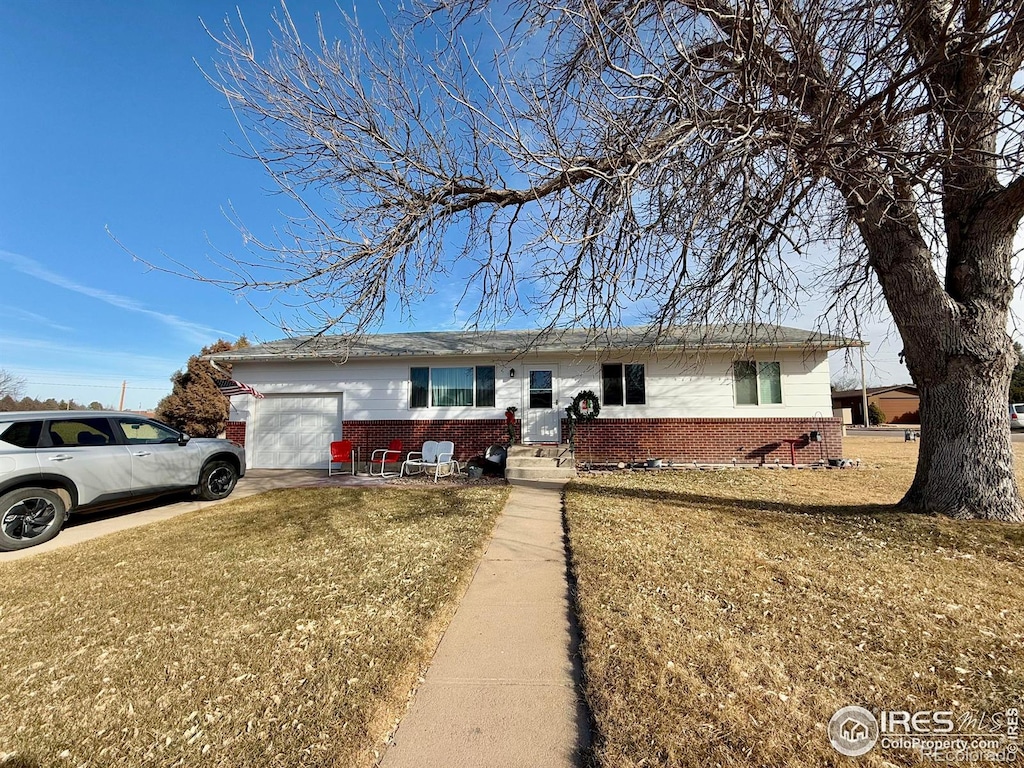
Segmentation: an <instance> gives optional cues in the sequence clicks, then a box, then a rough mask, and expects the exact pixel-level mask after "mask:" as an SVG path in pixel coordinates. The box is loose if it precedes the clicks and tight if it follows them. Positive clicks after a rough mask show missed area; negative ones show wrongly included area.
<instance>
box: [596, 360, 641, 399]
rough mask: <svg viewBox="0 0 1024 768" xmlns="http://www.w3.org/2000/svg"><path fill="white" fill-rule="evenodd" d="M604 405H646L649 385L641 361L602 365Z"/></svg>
mask: <svg viewBox="0 0 1024 768" xmlns="http://www.w3.org/2000/svg"><path fill="white" fill-rule="evenodd" d="M601 395H602V400H603V401H604V402H603V403H602V405H644V404H645V403H646V402H647V387H646V384H645V382H644V366H643V365H642V364H640V363H627V364H626V365H623V364H622V363H605V364H604V365H602V366H601Z"/></svg>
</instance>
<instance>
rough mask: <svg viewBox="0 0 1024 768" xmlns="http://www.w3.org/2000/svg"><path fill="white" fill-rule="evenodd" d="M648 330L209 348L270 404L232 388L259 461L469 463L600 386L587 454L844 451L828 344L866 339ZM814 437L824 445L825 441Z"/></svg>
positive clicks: (582, 443) (687, 458)
mask: <svg viewBox="0 0 1024 768" xmlns="http://www.w3.org/2000/svg"><path fill="white" fill-rule="evenodd" d="M646 333H647V329H645V328H621V329H617V330H615V331H613V332H610V333H606V334H604V335H603V336H602V338H601V339H600V340H599V341H598V342H596V343H595V342H592V341H590V340H589V335H588V334H587V333H586V332H583V331H563V332H557V333H555V332H552V333H549V334H546V335H544V336H540V337H538V336H537V333H536V332H533V333H531V332H529V331H498V332H424V333H398V334H379V335H370V336H366V337H363V338H361V339H358V340H357V341H355V342H354V343H349V341H348V340H347V339H346V338H344V337H340V336H336V337H319V338H318V337H307V338H302V339H287V340H283V341H275V342H270V343H267V344H260V345H255V346H251V347H247V348H243V349H236V350H231V351H228V352H219V353H217V354H214V355H210V356H209V359H210V360H213V361H214V362H215V363H230V364H231V365H232V366H233V367H232V374H231V375H232V378H234V379H236V380H238V381H241V382H244V383H245V384H247V385H250V386H252V387H254V388H255V389H256V390H257V391H259V392H260V393H261V394H263V395H265V397H264V398H262V399H256V398H254V397H252V396H249V395H245V396H241V397H233V398H232V416H231V419H232V421H231V422H230V423H229V425H228V430H227V434H228V437H229V438H231V439H234V440H236V441H239V442H244V444H245V446H246V450H247V456H248V463H249V466H250V467H251V468H273V467H280V468H284V467H325V466H326V460H327V450H328V443H330V442H331V441H332V440H339V439H342V438H343V437H344V438H345V439H349V440H352V441H353V443H354V445H355V446H356V447H358V448H359V449H360V450H361V454H362V457H363V458H364V459H365V458H366V457H367V456H368V455H369V453H370V451H372V450H373V449H375V448H381V447H384V446H386V445H387V444H388V442H389V441H390V440H391V439H393V438H399V439H401V440H402V441H403V444H404V448H405V450H406V451H410V450H418V448H419V446H420V444H421V443H422V442H423V441H424V440H428V439H433V440H452V441H453V442H454V443H455V446H456V452H457V455H458V457H459V458H461V459H466V458H470V457H472V456H476V455H479V454H481V453H482V452H483V451H484V450H485V449H486V448H487V446H488V445H490V444H492V443H502V442H505V441H506V440H507V426H506V420H505V411H506V408H507V407H508V406H515V407H516V408H517V409H518V411H517V413H516V420H515V424H514V426H515V429H516V431H517V434H518V437H519V439H521V441H522V442H524V443H560V442H563V441H564V440H566V439H567V436H568V424H567V421H566V411H565V409H566V407H567V406H568V405H570V404H571V403H572V401H573V398H574V397H575V396H576V395H577V394H578V393H579V392H581V391H583V390H591V391H593V392H594V393H596V394H597V396H598V399H599V403H600V415H599V417H598V418H597V419H596V420H595V421H592V422H590V423H586V424H583V425H581V426H580V427H579V429H578V430H577V433H576V455H577V460H579V461H589V462H619V461H637V460H642V459H645V458H661V459H664V460H672V461H676V462H694V461H695V462H700V463H732V462H733V461H735V462H736V463H740V464H750V463H764V462H775V461H780V462H782V463H789V461H790V446H791V444H792V446H793V450H794V451H795V455H796V459H797V462H799V463H809V462H815V461H820V460H822V459H826V458H840V457H841V456H842V436H841V426H840V422H839V419H836V418H833V416H832V402H831V399H830V387H829V366H828V355H827V353H828V352H829V351H831V350H835V349H840V348H843V347H849V346H859V345H860V343H861V342H859V341H857V340H854V339H844V338H838V337H832V336H825V335H822V334H817V333H812V332H810V331H803V330H798V329H794V328H785V327H778V326H771V327H762V328H760V329H758V331H756V332H755V336H754V338H753V340H751V339H750V336H749V334H748V333H747V332H746V331H745V330H744V329H742V328H741V327H739V326H719V327H714V328H711V329H704V330H703V331H697V330H680V331H677V332H675V334H674V335H673V336H672V337H671V341H668V342H667V341H662V342H660V343H659V344H658V345H657V346H656V347H653V348H652V347H651V346H650V345H649V344H645V338H646ZM812 432H815V433H819V434H820V435H821V437H822V439H821V441H820V442H812V441H811V437H812Z"/></svg>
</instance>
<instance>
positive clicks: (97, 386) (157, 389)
mask: <svg viewBox="0 0 1024 768" xmlns="http://www.w3.org/2000/svg"><path fill="white" fill-rule="evenodd" d="M25 384H31V385H33V386H36V387H88V388H90V389H120V388H121V385H120V384H91V383H89V382H73V381H61V382H56V381H26V382H25ZM131 389H132V391H135V390H139V389H144V390H149V391H152V392H166V391H168V390H169V389H170V387H136V386H132V387H131Z"/></svg>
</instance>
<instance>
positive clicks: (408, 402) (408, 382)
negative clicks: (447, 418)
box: [405, 363, 500, 413]
mask: <svg viewBox="0 0 1024 768" xmlns="http://www.w3.org/2000/svg"><path fill="white" fill-rule="evenodd" d="M414 368H426V369H427V404H426V405H418V406H413V405H412V387H413V383H412V371H413V369H414ZM444 368H471V369H472V370H473V403H472V405H435V404H434V402H433V399H434V398H433V384H434V370H435V369H444ZM477 368H493V369H494V405H478V404H477V402H476V400H477V391H478V390H477V387H478V383H477V371H476V369H477ZM499 384H500V379H499V378H498V366H497V365H494V364H493V363H479V364H476V363H474V364H472V365H410V366H409V369H408V374H407V376H406V379H405V386H406V398H405V409H406V410H407V411H409V412H411V413H423V412H425V411H442V412H444V411H463V410H465V409H467V408H468V409H470V410H472V411H485V410H487V409H491V410H497V407H498V388H499V387H498V385H499Z"/></svg>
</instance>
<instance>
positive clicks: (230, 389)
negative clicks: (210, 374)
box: [213, 379, 263, 398]
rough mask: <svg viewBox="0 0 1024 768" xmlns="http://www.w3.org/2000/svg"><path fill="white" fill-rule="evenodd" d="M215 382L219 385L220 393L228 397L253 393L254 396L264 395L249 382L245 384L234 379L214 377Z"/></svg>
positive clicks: (260, 396)
mask: <svg viewBox="0 0 1024 768" xmlns="http://www.w3.org/2000/svg"><path fill="white" fill-rule="evenodd" d="M213 383H214V384H216V385H217V389H219V390H220V393H221V394H222V395H225V396H226V397H231V396H232V395H252V396H253V397H259V398H262V397H263V395H262V394H261V393H260V392H257V391H256V390H255V389H253V388H252V387H250V386H249V385H248V384H243V383H242V382H240V381H235V380H234V379H214V380H213Z"/></svg>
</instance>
